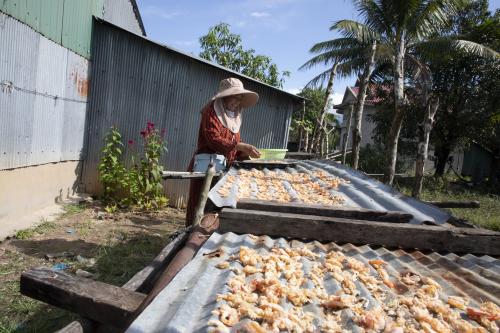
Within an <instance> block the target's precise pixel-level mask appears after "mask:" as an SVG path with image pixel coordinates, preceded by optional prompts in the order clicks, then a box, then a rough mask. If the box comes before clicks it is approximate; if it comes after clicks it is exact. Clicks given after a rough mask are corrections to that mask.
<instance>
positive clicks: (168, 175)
mask: <svg viewBox="0 0 500 333" xmlns="http://www.w3.org/2000/svg"><path fill="white" fill-rule="evenodd" d="M220 175H221V174H220V173H216V174H215V175H214V177H218V176H220ZM162 178H163V179H201V178H205V172H187V171H186V172H184V171H163V174H162Z"/></svg>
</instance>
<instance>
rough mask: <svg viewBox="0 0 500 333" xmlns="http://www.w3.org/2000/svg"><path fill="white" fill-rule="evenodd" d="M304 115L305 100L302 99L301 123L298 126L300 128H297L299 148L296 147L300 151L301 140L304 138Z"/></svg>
mask: <svg viewBox="0 0 500 333" xmlns="http://www.w3.org/2000/svg"><path fill="white" fill-rule="evenodd" d="M305 117H306V101H305V100H303V101H302V119H301V121H302V124H301V126H300V129H299V149H297V150H298V151H301V150H302V142H303V140H304V132H305V130H304V119H305Z"/></svg>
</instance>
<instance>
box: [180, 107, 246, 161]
mask: <svg viewBox="0 0 500 333" xmlns="http://www.w3.org/2000/svg"><path fill="white" fill-rule="evenodd" d="M239 142H240V133H239V132H238V133H233V132H231V131H230V130H229V129H227V128H226V127H224V126H223V125H222V123H221V122H220V120H219V118H217V114H216V113H215V110H214V107H213V103H210V104H209V105H207V106H206V107H205V108H204V109H203V110H202V113H201V123H200V128H199V130H198V146H197V149H196V152H195V154H220V155H224V156H225V157H226V160H227V164H228V165H231V164H232V163H233V162H234V160H235V159H238V158H240V157H241V156H240V154H238V151H237V150H236V145H237V144H238V143H239ZM193 163H194V157H193V159H192V160H191V163H190V164H189V168H188V170H189V171H192V169H193Z"/></svg>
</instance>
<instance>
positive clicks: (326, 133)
mask: <svg viewBox="0 0 500 333" xmlns="http://www.w3.org/2000/svg"><path fill="white" fill-rule="evenodd" d="M325 137H326V138H325V144H326V148H325V154H326V157H328V140H329V138H328V137H329V135H328V132H327V131H326V129H325Z"/></svg>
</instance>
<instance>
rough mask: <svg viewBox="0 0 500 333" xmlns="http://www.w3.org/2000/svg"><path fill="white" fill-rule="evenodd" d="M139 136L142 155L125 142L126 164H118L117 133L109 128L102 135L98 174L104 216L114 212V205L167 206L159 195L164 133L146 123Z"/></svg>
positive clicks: (119, 136)
mask: <svg viewBox="0 0 500 333" xmlns="http://www.w3.org/2000/svg"><path fill="white" fill-rule="evenodd" d="M140 135H141V138H142V140H141V144H142V146H141V149H140V150H141V152H142V154H140V153H139V152H138V151H137V150H136V149H135V141H134V140H129V141H128V150H129V152H130V154H129V156H130V158H131V161H130V163H123V161H122V156H123V152H124V151H123V144H122V142H121V138H122V137H121V134H120V133H119V131H118V130H117V129H116V128H114V127H112V128H111V129H110V132H109V133H108V134H107V135H106V138H105V142H104V148H103V151H102V152H103V154H102V158H101V162H100V163H99V172H100V174H101V181H102V183H103V186H104V200H105V201H106V203H107V206H106V211H107V212H108V213H113V212H115V211H116V210H117V209H118V207H117V205H120V206H135V207H138V208H140V209H145V210H157V209H159V208H162V207H164V206H166V205H167V204H168V199H167V197H166V196H165V195H164V194H163V185H162V172H163V166H162V165H161V164H160V158H161V155H162V154H163V153H164V152H166V151H167V148H166V145H165V141H164V133H163V132H161V133H160V131H159V130H158V129H156V128H155V125H154V124H153V123H151V122H148V123H147V126H146V128H145V129H143V130H142V131H141V132H140ZM125 165H130V167H129V168H127V167H125Z"/></svg>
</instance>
